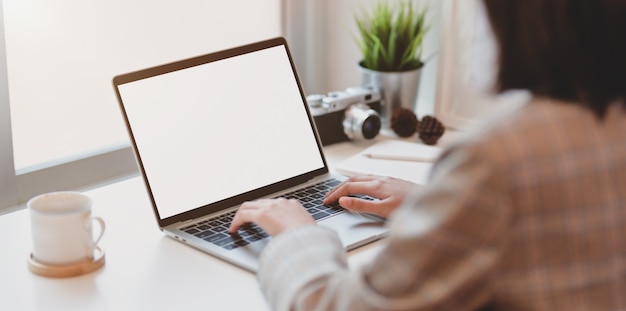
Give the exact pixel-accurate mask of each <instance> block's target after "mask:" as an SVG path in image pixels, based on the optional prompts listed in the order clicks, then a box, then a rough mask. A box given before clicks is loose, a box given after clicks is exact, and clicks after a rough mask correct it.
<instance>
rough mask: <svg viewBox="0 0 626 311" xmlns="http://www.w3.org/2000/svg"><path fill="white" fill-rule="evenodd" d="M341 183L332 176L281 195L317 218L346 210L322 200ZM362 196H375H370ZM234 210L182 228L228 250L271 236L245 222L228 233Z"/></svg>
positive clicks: (336, 204)
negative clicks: (234, 232) (326, 203)
mask: <svg viewBox="0 0 626 311" xmlns="http://www.w3.org/2000/svg"><path fill="white" fill-rule="evenodd" d="M340 183H341V182H340V181H339V180H336V179H329V180H326V181H322V182H320V183H317V184H314V185H311V186H308V187H305V188H303V189H299V190H297V191H293V192H289V193H286V194H284V195H281V196H278V197H283V198H286V199H296V200H298V201H300V203H302V205H303V206H304V207H305V208H306V210H307V211H308V212H309V213H310V214H311V216H313V218H314V219H315V220H316V221H317V220H321V219H324V218H327V217H330V216H332V215H335V214H337V213H340V212H342V211H344V208H342V207H341V206H339V204H338V203H333V204H330V205H324V203H322V200H323V199H324V196H325V194H326V192H328V191H329V190H330V189H332V188H334V187H335V186H337V185H339V184H340ZM360 197H362V198H366V199H372V198H370V197H367V196H360ZM235 213H236V211H232V212H230V213H226V214H223V215H220V216H218V217H216V218H212V219H209V220H205V221H201V222H199V223H197V224H194V225H191V226H187V227H184V228H182V229H181V230H183V231H185V232H187V233H189V234H193V235H195V236H196V237H199V238H201V239H203V240H205V241H208V242H211V243H213V244H215V245H217V246H221V247H223V248H225V249H229V250H230V249H234V248H237V247H239V246H244V245H248V244H250V243H252V242H255V241H258V240H261V239H264V238H267V237H268V236H269V235H268V234H267V233H265V231H263V230H262V229H261V228H260V227H259V226H257V225H255V224H246V225H244V226H242V227H241V228H240V229H239V231H238V232H237V233H236V234H230V233H228V227H229V226H230V223H231V221H232V219H233V217H234V216H235Z"/></svg>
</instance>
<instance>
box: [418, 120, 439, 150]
mask: <svg viewBox="0 0 626 311" xmlns="http://www.w3.org/2000/svg"><path fill="white" fill-rule="evenodd" d="M444 131H445V127H443V124H441V122H439V120H437V118H435V117H431V116H424V117H423V118H422V120H421V121H420V122H419V124H418V125H417V132H418V133H419V134H418V136H419V138H420V139H421V140H422V141H423V142H424V143H425V144H427V145H434V144H436V143H437V141H438V140H439V138H441V136H442V135H443V132H444Z"/></svg>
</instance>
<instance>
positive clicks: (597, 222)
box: [258, 99, 626, 311]
mask: <svg viewBox="0 0 626 311" xmlns="http://www.w3.org/2000/svg"><path fill="white" fill-rule="evenodd" d="M490 124H491V125H489V126H487V127H485V128H483V129H482V130H478V131H474V132H473V133H472V134H473V135H472V136H470V137H468V138H467V139H465V140H463V141H461V142H458V143H457V144H455V145H453V146H451V147H450V148H448V149H447V150H446V151H445V152H444V154H443V156H442V157H441V158H440V159H439V161H437V163H436V164H435V165H434V167H433V171H432V177H431V181H430V183H429V185H428V186H426V187H423V188H421V190H420V191H419V193H417V194H415V196H414V197H412V198H408V199H407V200H405V203H404V205H403V206H402V207H400V208H399V209H398V210H397V211H396V212H395V213H394V214H393V215H392V217H391V219H390V222H389V223H390V227H391V234H390V236H389V237H388V238H386V239H385V240H383V241H382V243H384V245H383V246H382V247H381V250H380V252H379V253H377V255H376V257H375V258H373V260H372V261H371V262H370V263H368V264H367V265H366V266H365V267H363V268H362V269H359V270H356V269H352V270H351V269H349V267H348V265H347V261H346V255H345V252H344V250H343V249H342V247H341V244H340V242H339V241H338V238H337V236H336V235H335V234H334V233H333V232H332V231H330V230H328V229H325V228H322V227H321V226H314V225H310V226H305V227H301V228H298V229H294V230H291V231H289V232H286V233H285V234H282V235H280V236H278V237H276V238H274V239H273V240H272V241H271V243H270V244H269V245H268V246H267V248H266V249H265V251H264V252H263V254H262V258H261V260H262V262H261V268H260V271H259V273H258V278H259V281H260V283H261V287H262V290H263V292H264V294H265V295H266V298H267V300H268V301H269V303H270V305H271V306H272V308H273V309H275V310H290V309H295V310H327V309H335V310H473V309H476V308H478V307H480V306H481V305H483V304H485V303H490V304H491V305H492V306H494V307H495V308H496V309H499V310H507V311H515V310H568V311H572V310H594V311H600V310H626V110H625V109H623V108H621V107H620V106H618V105H614V106H612V107H611V108H610V109H609V111H608V114H607V115H606V116H605V118H604V119H602V120H600V119H598V118H596V117H595V116H594V115H593V114H592V113H591V112H590V111H588V110H586V109H584V108H581V107H579V106H575V105H571V104H569V105H568V104H564V103H559V102H551V101H548V100H542V99H534V100H533V101H532V102H531V103H530V104H528V105H526V106H525V107H523V108H522V109H520V110H519V111H517V112H516V113H515V114H514V115H511V116H510V117H508V118H505V119H500V120H499V121H498V122H495V123H490Z"/></svg>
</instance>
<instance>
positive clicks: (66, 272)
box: [28, 247, 104, 278]
mask: <svg viewBox="0 0 626 311" xmlns="http://www.w3.org/2000/svg"><path fill="white" fill-rule="evenodd" d="M102 266H104V251H103V250H102V249H100V247H96V250H95V252H94V256H93V258H92V259H91V260H87V261H83V262H80V263H75V264H71V265H66V266H57V265H47V264H43V263H40V262H38V261H37V260H35V258H34V257H33V254H32V253H31V254H30V256H29V257H28V269H29V270H30V271H31V272H32V273H34V274H37V275H41V276H46V277H52V278H67V277H72V276H78V275H83V274H87V273H90V272H93V271H96V270H98V269H100V268H101V267H102Z"/></svg>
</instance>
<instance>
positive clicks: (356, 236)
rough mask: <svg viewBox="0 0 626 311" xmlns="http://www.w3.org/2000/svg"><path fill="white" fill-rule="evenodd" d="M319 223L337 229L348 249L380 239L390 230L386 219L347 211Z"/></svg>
mask: <svg viewBox="0 0 626 311" xmlns="http://www.w3.org/2000/svg"><path fill="white" fill-rule="evenodd" d="M318 223H319V224H320V225H322V226H325V227H328V228H331V229H333V230H335V231H336V232H337V234H338V235H339V239H341V243H342V244H343V246H344V247H345V248H346V249H347V250H350V249H353V248H355V247H358V246H361V245H364V244H367V243H370V242H373V241H375V240H378V239H380V238H382V237H384V236H385V235H386V234H387V232H388V231H389V229H388V228H387V226H386V224H385V222H384V221H381V220H378V219H375V218H373V217H367V216H361V215H355V214H351V213H347V212H346V213H341V214H338V215H335V216H334V217H330V218H327V219H323V220H321V221H319V222H318Z"/></svg>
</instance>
